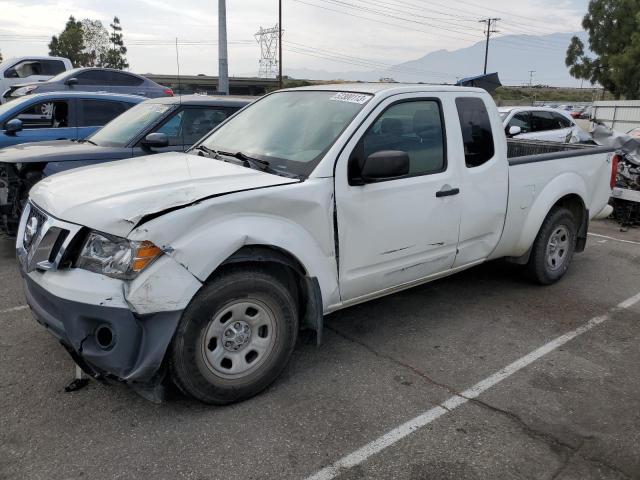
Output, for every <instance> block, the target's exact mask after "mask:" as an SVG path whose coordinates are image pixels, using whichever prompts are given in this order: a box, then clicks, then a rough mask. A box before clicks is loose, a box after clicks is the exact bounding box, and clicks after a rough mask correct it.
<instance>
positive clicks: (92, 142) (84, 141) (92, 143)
mask: <svg viewBox="0 0 640 480" xmlns="http://www.w3.org/2000/svg"><path fill="white" fill-rule="evenodd" d="M78 143H90V144H91V145H95V146H96V147H97V146H98V144H97V143H96V142H94V141H93V140H89V139H88V138H83V139H80V140H78Z"/></svg>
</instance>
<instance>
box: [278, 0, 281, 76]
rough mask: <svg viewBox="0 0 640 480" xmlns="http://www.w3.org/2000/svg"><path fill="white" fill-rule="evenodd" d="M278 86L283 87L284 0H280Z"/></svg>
mask: <svg viewBox="0 0 640 480" xmlns="http://www.w3.org/2000/svg"><path fill="white" fill-rule="evenodd" d="M278 88H282V0H278Z"/></svg>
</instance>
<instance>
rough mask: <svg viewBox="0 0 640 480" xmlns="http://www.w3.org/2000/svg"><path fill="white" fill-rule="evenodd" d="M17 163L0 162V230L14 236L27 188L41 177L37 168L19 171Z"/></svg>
mask: <svg viewBox="0 0 640 480" xmlns="http://www.w3.org/2000/svg"><path fill="white" fill-rule="evenodd" d="M19 166H20V165H19V164H13V163H0V232H1V233H2V234H3V235H5V236H8V237H11V238H13V237H15V236H16V234H17V232H18V224H19V223H20V215H21V214H22V210H24V206H25V204H26V203H27V200H28V197H29V190H31V187H33V186H34V185H35V184H36V183H38V181H40V180H41V179H42V172H41V171H40V170H39V169H29V170H27V171H24V172H22V171H20V169H19Z"/></svg>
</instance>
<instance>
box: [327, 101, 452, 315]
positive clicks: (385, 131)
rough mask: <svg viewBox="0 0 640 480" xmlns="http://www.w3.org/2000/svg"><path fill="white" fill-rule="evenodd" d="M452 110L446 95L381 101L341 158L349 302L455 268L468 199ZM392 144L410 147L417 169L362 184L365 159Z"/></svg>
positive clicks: (344, 280) (343, 279)
mask: <svg viewBox="0 0 640 480" xmlns="http://www.w3.org/2000/svg"><path fill="white" fill-rule="evenodd" d="M403 97H405V98H404V99H403ZM444 118H445V116H444V115H443V105H442V104H441V102H440V101H439V100H438V99H433V98H429V97H425V98H420V99H416V98H415V94H412V95H411V96H406V95H399V96H395V97H393V100H391V99H389V100H387V101H386V102H383V103H382V104H381V105H379V106H378V107H377V109H376V110H375V111H374V112H373V114H372V115H370V116H369V119H371V120H369V121H368V122H365V123H364V124H363V125H362V126H361V127H360V129H359V130H358V131H357V133H356V134H355V135H354V136H353V137H352V138H351V140H350V141H349V143H348V144H347V146H346V148H345V149H344V150H343V152H342V154H341V156H340V158H339V159H338V164H337V168H336V173H335V183H336V208H337V220H338V237H339V252H338V254H339V274H340V293H341V297H342V301H343V302H349V301H354V300H356V301H357V300H360V299H364V298H365V297H368V296H375V295H376V294H381V293H384V292H385V290H390V289H393V288H395V287H404V286H408V285H410V284H411V283H412V282H418V281H420V280H423V279H425V278H427V277H430V276H434V275H437V274H439V273H442V272H445V271H447V270H449V269H451V268H452V266H453V263H454V261H455V257H456V249H457V244H458V230H459V227H460V215H461V204H460V196H459V195H458V193H459V190H458V191H456V188H457V187H458V175H459V173H458V167H457V164H456V162H454V161H452V160H451V159H448V158H447V148H446V128H445V124H444ZM453 118H455V117H453ZM388 150H394V151H402V152H406V153H407V154H408V156H409V159H410V167H409V173H408V174H407V175H404V176H402V177H396V178H389V179H384V180H379V181H376V182H369V183H367V182H364V183H363V184H358V182H357V181H356V179H357V177H358V172H359V171H361V166H362V163H363V162H364V161H365V159H366V158H367V157H368V156H369V155H371V154H373V153H375V152H380V151H388Z"/></svg>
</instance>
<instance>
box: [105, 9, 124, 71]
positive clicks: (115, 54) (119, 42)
mask: <svg viewBox="0 0 640 480" xmlns="http://www.w3.org/2000/svg"><path fill="white" fill-rule="evenodd" d="M109 26H110V27H111V35H109V42H110V44H111V45H110V48H109V49H108V50H107V52H106V53H105V54H104V55H103V56H102V58H101V60H100V63H101V65H102V66H103V67H110V68H117V69H119V70H122V69H125V68H129V64H128V63H127V57H126V55H127V47H125V46H124V37H123V35H122V26H121V25H120V19H119V18H118V17H114V18H113V23H111V25H109Z"/></svg>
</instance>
